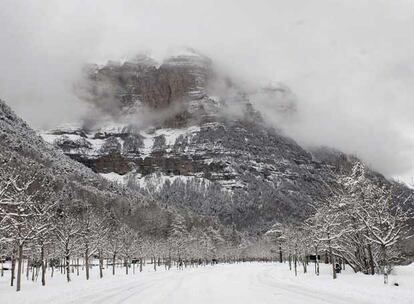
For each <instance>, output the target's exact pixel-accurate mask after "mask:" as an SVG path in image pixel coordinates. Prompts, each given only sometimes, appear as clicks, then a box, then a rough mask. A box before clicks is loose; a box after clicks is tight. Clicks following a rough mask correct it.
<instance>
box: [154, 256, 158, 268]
mask: <svg viewBox="0 0 414 304" xmlns="http://www.w3.org/2000/svg"><path fill="white" fill-rule="evenodd" d="M154 271H157V259H156V258H155V257H154Z"/></svg>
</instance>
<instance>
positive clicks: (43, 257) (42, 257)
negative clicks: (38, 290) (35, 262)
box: [40, 244, 46, 286]
mask: <svg viewBox="0 0 414 304" xmlns="http://www.w3.org/2000/svg"><path fill="white" fill-rule="evenodd" d="M40 259H41V261H42V286H45V285H46V263H45V245H44V244H42V246H41V247H40Z"/></svg>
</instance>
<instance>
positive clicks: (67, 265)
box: [65, 240, 70, 282]
mask: <svg viewBox="0 0 414 304" xmlns="http://www.w3.org/2000/svg"><path fill="white" fill-rule="evenodd" d="M65 264H66V265H65V266H66V280H67V281H68V282H70V269H69V267H70V253H69V240H67V241H66V244H65Z"/></svg>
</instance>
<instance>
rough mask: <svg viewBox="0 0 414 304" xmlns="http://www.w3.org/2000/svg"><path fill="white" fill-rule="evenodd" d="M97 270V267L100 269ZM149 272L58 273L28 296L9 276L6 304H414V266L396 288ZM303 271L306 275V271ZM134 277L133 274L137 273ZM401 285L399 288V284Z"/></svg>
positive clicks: (214, 271)
mask: <svg viewBox="0 0 414 304" xmlns="http://www.w3.org/2000/svg"><path fill="white" fill-rule="evenodd" d="M95 268H96V267H95ZM144 269H145V270H144V272H142V273H139V272H137V273H136V274H132V273H130V274H129V275H128V276H126V275H125V274H124V272H123V271H122V270H123V269H122V268H119V269H117V271H118V274H117V275H116V276H112V275H111V274H110V271H111V270H110V269H107V270H106V273H105V276H104V278H103V279H99V278H98V273H97V271H96V270H95V269H94V270H93V271H92V273H91V279H90V280H89V281H88V282H86V280H85V278H84V276H83V275H84V274H83V273H81V274H80V276H79V277H77V276H76V274H72V275H73V281H72V282H71V283H69V284H68V283H67V282H65V276H64V275H62V274H60V273H58V272H55V277H54V278H53V279H50V278H49V277H48V282H47V285H46V286H45V287H42V286H40V282H39V281H40V278H39V279H38V280H39V281H38V282H32V281H26V279H25V278H24V280H23V284H22V291H21V292H19V293H16V292H15V291H14V289H13V288H11V287H9V272H8V271H6V272H5V276H4V277H2V278H0V303H2V304H9V303H10V304H19V303H42V304H46V303H54V304H55V303H99V304H105V303H145V304H151V303H180V304H186V303H189V304H190V303H191V304H193V303H197V304H199V303H209V304H216V303H226V304H229V303H238V304H242V303H255V304H261V303H284V304H289V303H291V304H299V303H300V304H304V303H306V304H316V303H330V304H334V303H340V304H345V303H347V304H349V303H352V304H359V303H361V304H362V303H376V304H378V303H387V304H390V303H392V304H400V303H401V304H402V303H414V264H412V265H409V266H401V267H397V268H396V269H395V274H394V275H392V276H391V277H390V280H389V282H390V284H389V285H388V286H384V284H383V283H382V277H381V276H374V277H372V276H366V275H362V274H354V273H352V271H351V270H350V269H347V270H346V271H345V272H342V273H341V274H339V277H338V279H337V280H335V281H334V280H332V279H331V275H330V267H329V266H328V265H321V275H320V276H319V277H316V276H315V275H314V273H313V268H312V265H310V267H309V272H308V273H307V274H303V273H300V272H299V273H298V277H295V276H294V273H293V272H291V271H289V269H288V265H287V264H278V263H241V264H232V265H216V266H206V267H198V268H187V269H184V270H181V271H180V270H177V269H174V270H170V271H166V270H164V268H162V267H160V268H159V269H158V270H157V271H156V272H154V271H153V270H152V267H151V265H147V266H146V267H145V268H144ZM300 270H301V269H300ZM131 272H132V271H131ZM395 282H398V283H399V286H394V285H393V283H395Z"/></svg>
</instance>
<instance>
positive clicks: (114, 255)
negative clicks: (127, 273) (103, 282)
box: [112, 252, 116, 275]
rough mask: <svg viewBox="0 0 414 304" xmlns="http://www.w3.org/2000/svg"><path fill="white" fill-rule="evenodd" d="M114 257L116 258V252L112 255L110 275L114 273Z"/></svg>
mask: <svg viewBox="0 0 414 304" xmlns="http://www.w3.org/2000/svg"><path fill="white" fill-rule="evenodd" d="M115 259H116V253H115V252H114V254H113V255H112V275H115Z"/></svg>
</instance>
